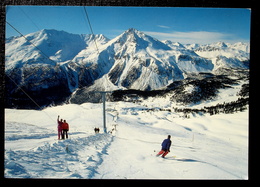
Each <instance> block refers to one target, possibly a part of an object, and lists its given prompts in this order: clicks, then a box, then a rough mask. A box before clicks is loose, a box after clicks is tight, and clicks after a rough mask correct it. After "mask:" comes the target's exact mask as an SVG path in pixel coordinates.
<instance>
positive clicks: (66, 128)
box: [62, 120, 69, 139]
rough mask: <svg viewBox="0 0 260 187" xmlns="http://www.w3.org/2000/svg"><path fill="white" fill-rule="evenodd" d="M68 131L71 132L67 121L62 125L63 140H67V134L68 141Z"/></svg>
mask: <svg viewBox="0 0 260 187" xmlns="http://www.w3.org/2000/svg"><path fill="white" fill-rule="evenodd" d="M68 131H69V124H68V123H67V122H66V120H64V122H63V124H62V132H63V133H62V134H63V137H62V139H65V134H66V139H68Z"/></svg>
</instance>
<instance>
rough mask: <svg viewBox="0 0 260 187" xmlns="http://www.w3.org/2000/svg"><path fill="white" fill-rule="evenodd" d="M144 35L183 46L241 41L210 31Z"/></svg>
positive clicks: (147, 32) (231, 36)
mask: <svg viewBox="0 0 260 187" xmlns="http://www.w3.org/2000/svg"><path fill="white" fill-rule="evenodd" d="M144 33H146V34H148V35H150V36H153V37H155V38H157V39H159V40H171V41H176V42H180V43H183V44H192V43H198V44H209V43H214V42H219V41H223V42H229V43H234V42H238V41H241V40H239V39H237V38H235V36H234V35H232V34H228V33H221V32H208V31H191V32H178V31H174V32H170V33H164V32H153V31H144Z"/></svg>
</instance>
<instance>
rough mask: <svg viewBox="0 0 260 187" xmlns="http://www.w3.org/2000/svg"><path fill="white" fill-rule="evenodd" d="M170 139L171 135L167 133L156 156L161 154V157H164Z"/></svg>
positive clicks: (168, 148)
mask: <svg viewBox="0 0 260 187" xmlns="http://www.w3.org/2000/svg"><path fill="white" fill-rule="evenodd" d="M170 139H171V135H168V138H167V139H165V140H163V142H162V150H161V151H160V152H159V153H158V154H157V155H156V156H160V155H162V157H163V158H164V157H165V156H166V155H167V154H168V153H169V152H170V147H171V144H172V141H171V140H170Z"/></svg>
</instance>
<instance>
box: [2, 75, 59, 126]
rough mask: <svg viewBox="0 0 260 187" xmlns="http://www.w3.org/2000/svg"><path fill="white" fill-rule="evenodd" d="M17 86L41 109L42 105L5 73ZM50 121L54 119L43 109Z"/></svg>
mask: <svg viewBox="0 0 260 187" xmlns="http://www.w3.org/2000/svg"><path fill="white" fill-rule="evenodd" d="M5 75H6V76H7V77H8V78H9V79H10V80H11V81H12V82H13V83H14V84H15V85H16V86H17V87H18V89H20V90H21V91H22V92H23V93H24V94H25V95H26V96H27V97H28V98H29V99H30V100H31V101H32V102H33V103H34V104H35V105H36V106H37V107H38V108H39V109H40V110H42V107H40V105H39V104H38V103H37V102H36V101H35V100H34V99H33V98H32V97H31V96H30V95H29V94H28V93H26V91H24V90H23V89H22V88H21V87H20V86H19V85H18V84H17V83H16V82H15V81H14V80H13V79H12V78H11V77H10V76H9V75H7V74H5ZM43 112H44V113H45V114H46V115H47V116H48V117H49V118H50V119H51V120H52V121H54V122H55V123H56V121H55V120H54V119H53V118H52V117H51V116H50V115H49V114H48V113H46V112H45V111H43Z"/></svg>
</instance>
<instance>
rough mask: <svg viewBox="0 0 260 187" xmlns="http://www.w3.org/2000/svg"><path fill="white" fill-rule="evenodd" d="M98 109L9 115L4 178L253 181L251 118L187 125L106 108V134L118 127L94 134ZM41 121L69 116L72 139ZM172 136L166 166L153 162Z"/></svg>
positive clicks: (118, 106) (116, 106)
mask: <svg viewBox="0 0 260 187" xmlns="http://www.w3.org/2000/svg"><path fill="white" fill-rule="evenodd" d="M161 104H163V103H161ZM165 105H168V103H165ZM101 108H102V105H101V104H90V103H85V104H82V105H75V104H68V105H64V106H57V107H51V108H48V109H45V110H44V111H40V112H39V111H32V110H30V111H27V110H15V109H6V111H5V112H6V113H5V119H6V121H5V177H7V178H84V179H247V178H248V111H245V112H240V113H235V114H225V115H215V116H197V117H192V118H190V119H183V118H181V117H176V114H174V113H171V112H167V111H150V112H146V111H143V110H140V108H145V107H143V106H140V105H138V104H133V103H125V102H118V103H110V102H108V103H107V108H108V109H107V125H108V126H107V127H108V131H111V130H112V128H114V126H113V125H115V124H116V125H117V126H116V131H113V133H112V134H105V133H102V132H101V133H100V134H94V131H93V129H94V127H98V126H99V125H98V124H102V112H101V111H102V110H101ZM44 113H47V114H48V115H49V116H50V117H52V118H55V117H56V116H57V115H56V114H57V113H63V115H64V116H66V119H68V121H69V124H70V131H69V139H67V140H60V141H58V140H57V132H56V125H57V124H55V123H54V122H55V121H51V120H50V119H47V120H46V114H44ZM13 115H16V116H19V118H17V120H15V119H13V118H12V116H13ZM44 119H45V121H44ZM38 121H41V123H38ZM101 130H102V128H101ZM168 134H171V135H172V147H171V152H170V153H169V154H168V155H167V156H166V158H165V159H163V158H161V157H156V156H155V155H156V154H157V152H158V151H159V150H160V148H161V142H162V140H163V139H164V138H166V136H167V135H168ZM174 156H176V157H174Z"/></svg>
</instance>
